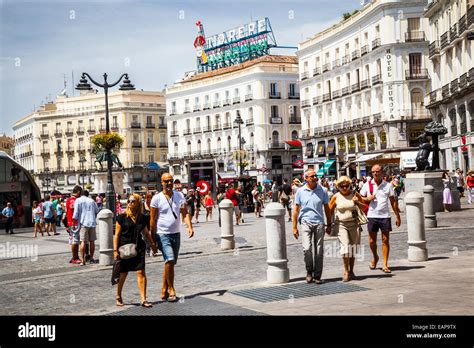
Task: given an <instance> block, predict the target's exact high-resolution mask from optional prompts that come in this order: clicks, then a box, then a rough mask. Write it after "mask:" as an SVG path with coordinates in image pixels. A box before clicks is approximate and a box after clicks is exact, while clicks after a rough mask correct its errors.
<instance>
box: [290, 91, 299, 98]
mask: <svg viewBox="0 0 474 348" xmlns="http://www.w3.org/2000/svg"><path fill="white" fill-rule="evenodd" d="M288 99H300V94H299V93H298V92H293V93H291V92H290V93H288Z"/></svg>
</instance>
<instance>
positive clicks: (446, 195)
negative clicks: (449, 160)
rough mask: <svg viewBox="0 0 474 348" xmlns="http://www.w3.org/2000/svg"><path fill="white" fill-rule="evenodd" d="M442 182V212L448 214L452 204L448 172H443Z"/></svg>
mask: <svg viewBox="0 0 474 348" xmlns="http://www.w3.org/2000/svg"><path fill="white" fill-rule="evenodd" d="M442 180H443V186H444V190H443V207H444V212H445V213H449V209H448V208H449V207H450V205H451V204H453V195H452V194H451V178H450V177H449V173H448V172H444V173H443V176H442Z"/></svg>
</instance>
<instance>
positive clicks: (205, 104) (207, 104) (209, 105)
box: [202, 103, 211, 110]
mask: <svg viewBox="0 0 474 348" xmlns="http://www.w3.org/2000/svg"><path fill="white" fill-rule="evenodd" d="M210 108H211V103H204V105H203V106H202V109H203V110H209V109H210Z"/></svg>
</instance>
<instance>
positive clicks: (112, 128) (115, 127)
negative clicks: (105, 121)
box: [110, 124, 119, 132]
mask: <svg viewBox="0 0 474 348" xmlns="http://www.w3.org/2000/svg"><path fill="white" fill-rule="evenodd" d="M118 129H119V126H118V124H113V125H112V126H111V127H110V130H112V131H114V132H116V131H118Z"/></svg>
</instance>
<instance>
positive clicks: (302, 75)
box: [301, 71, 309, 81]
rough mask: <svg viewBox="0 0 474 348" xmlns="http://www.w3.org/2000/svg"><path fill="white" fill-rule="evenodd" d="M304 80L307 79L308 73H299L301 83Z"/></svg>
mask: <svg viewBox="0 0 474 348" xmlns="http://www.w3.org/2000/svg"><path fill="white" fill-rule="evenodd" d="M306 79H309V71H303V72H302V73H301V81H304V80H306Z"/></svg>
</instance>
